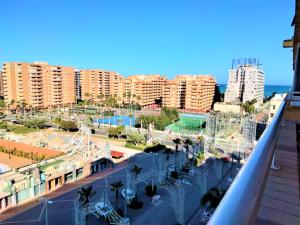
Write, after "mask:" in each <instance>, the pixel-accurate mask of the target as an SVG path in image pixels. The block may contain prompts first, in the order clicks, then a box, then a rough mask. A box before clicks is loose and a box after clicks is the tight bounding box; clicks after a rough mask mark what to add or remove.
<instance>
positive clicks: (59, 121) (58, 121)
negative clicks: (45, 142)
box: [53, 117, 62, 129]
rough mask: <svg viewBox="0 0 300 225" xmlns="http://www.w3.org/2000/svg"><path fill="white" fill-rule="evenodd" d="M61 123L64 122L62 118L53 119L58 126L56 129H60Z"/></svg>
mask: <svg viewBox="0 0 300 225" xmlns="http://www.w3.org/2000/svg"><path fill="white" fill-rule="evenodd" d="M61 121H62V119H61V118H60V117H55V118H54V119H53V123H54V124H55V125H56V129H58V128H59V127H60V123H61Z"/></svg>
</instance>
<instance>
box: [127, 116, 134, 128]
mask: <svg viewBox="0 0 300 225" xmlns="http://www.w3.org/2000/svg"><path fill="white" fill-rule="evenodd" d="M128 117H129V126H130V127H131V120H132V118H133V115H132V113H130V114H129V116H128Z"/></svg>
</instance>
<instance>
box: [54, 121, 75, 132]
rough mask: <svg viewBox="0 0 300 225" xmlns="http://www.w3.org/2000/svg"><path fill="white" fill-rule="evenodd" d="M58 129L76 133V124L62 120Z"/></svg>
mask: <svg viewBox="0 0 300 225" xmlns="http://www.w3.org/2000/svg"><path fill="white" fill-rule="evenodd" d="M59 127H60V128H61V129H62V130H65V131H78V127H77V125H76V123H75V122H73V121H69V120H62V121H61V122H60V125H59Z"/></svg>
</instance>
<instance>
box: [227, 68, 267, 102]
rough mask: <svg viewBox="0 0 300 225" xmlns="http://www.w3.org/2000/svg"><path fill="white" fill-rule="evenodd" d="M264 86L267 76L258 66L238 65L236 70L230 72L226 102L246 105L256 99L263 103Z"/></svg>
mask: <svg viewBox="0 0 300 225" xmlns="http://www.w3.org/2000/svg"><path fill="white" fill-rule="evenodd" d="M264 85H265V74H264V72H263V70H262V69H261V68H260V67H259V66H258V65H252V64H244V65H238V66H237V68H236V69H231V70H229V80H228V84H227V88H226V92H225V98H224V101H225V102H227V103H240V102H243V103H245V102H247V101H252V100H254V99H256V100H257V102H258V103H262V102H263V99H264Z"/></svg>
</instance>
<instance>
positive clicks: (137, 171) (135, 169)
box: [130, 165, 143, 198]
mask: <svg viewBox="0 0 300 225" xmlns="http://www.w3.org/2000/svg"><path fill="white" fill-rule="evenodd" d="M142 169H143V168H142V167H139V166H138V165H134V166H133V167H132V168H131V169H130V172H131V173H133V174H134V183H135V185H136V187H135V189H136V194H135V197H136V198H137V178H138V175H139V174H140V173H141V171H142Z"/></svg>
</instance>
